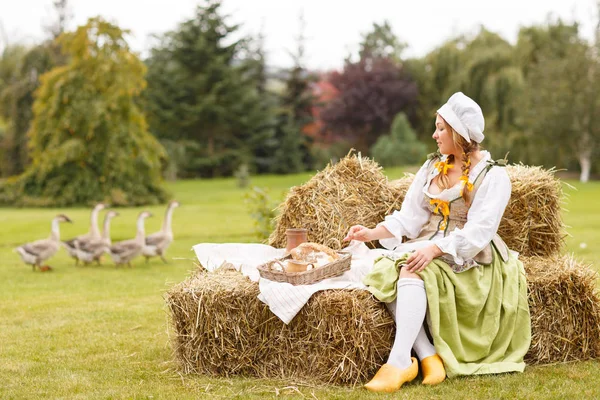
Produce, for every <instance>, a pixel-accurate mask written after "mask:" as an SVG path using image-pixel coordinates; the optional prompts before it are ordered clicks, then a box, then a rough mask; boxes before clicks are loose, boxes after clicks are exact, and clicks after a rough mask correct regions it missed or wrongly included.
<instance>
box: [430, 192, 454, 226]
mask: <svg viewBox="0 0 600 400" xmlns="http://www.w3.org/2000/svg"><path fill="white" fill-rule="evenodd" d="M429 203H430V204H432V205H433V206H435V209H434V210H433V212H434V213H435V214H440V215H441V216H442V218H443V219H442V223H441V224H440V229H441V230H446V226H448V218H449V217H450V203H448V202H447V201H445V200H440V199H431V200H429Z"/></svg>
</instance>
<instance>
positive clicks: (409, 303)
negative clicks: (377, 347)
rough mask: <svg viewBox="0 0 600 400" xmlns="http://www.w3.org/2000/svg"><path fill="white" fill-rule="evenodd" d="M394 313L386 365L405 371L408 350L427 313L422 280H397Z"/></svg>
mask: <svg viewBox="0 0 600 400" xmlns="http://www.w3.org/2000/svg"><path fill="white" fill-rule="evenodd" d="M395 311H396V313H395V314H396V318H395V320H396V337H395V338H394V345H393V346H392V351H391V352H390V356H389V358H388V362H387V363H388V364H391V365H393V366H394V367H396V368H400V369H406V368H408V367H410V365H411V363H412V362H411V360H410V350H411V349H412V347H413V344H414V343H415V340H416V339H417V336H418V334H419V331H420V330H421V329H422V327H423V321H424V320H425V312H426V311H427V296H426V294H425V284H424V283H423V281H422V280H420V279H413V278H402V279H399V280H398V295H397V296H396V310H395ZM398 321H399V323H398ZM423 333H424V332H423Z"/></svg>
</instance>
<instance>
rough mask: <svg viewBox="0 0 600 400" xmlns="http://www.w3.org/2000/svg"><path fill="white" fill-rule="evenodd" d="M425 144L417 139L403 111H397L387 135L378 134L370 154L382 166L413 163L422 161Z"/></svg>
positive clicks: (425, 149)
mask: <svg viewBox="0 0 600 400" xmlns="http://www.w3.org/2000/svg"><path fill="white" fill-rule="evenodd" d="M426 154H427V146H425V144H423V143H421V142H420V141H419V140H418V139H417V135H416V134H415V132H414V131H413V129H412V128H411V126H410V122H408V118H406V115H404V113H398V115H396V117H395V118H394V122H393V123H392V129H391V132H390V134H389V135H383V136H380V137H379V139H377V142H376V143H375V145H374V146H373V148H372V149H371V155H372V156H373V158H374V159H375V160H377V162H379V163H380V164H381V165H383V166H384V167H395V166H399V165H415V164H420V163H421V162H423V159H424V158H425V155H426Z"/></svg>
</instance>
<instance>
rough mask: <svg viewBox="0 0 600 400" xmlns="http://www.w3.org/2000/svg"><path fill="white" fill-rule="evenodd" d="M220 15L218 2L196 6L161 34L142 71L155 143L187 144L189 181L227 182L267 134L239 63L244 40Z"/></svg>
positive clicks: (246, 69) (243, 62) (251, 76)
mask: <svg viewBox="0 0 600 400" xmlns="http://www.w3.org/2000/svg"><path fill="white" fill-rule="evenodd" d="M237 31H238V26H236V25H230V24H228V23H227V21H226V17H225V16H223V15H222V14H221V4H220V2H219V1H208V2H206V5H204V6H198V7H197V9H196V15H195V16H194V18H192V19H190V20H187V21H185V22H183V23H181V24H180V25H179V27H178V28H177V30H175V31H172V32H169V33H167V34H166V35H165V36H164V37H163V38H162V41H161V43H160V45H159V46H157V47H156V48H154V49H153V50H152V53H151V56H150V58H149V59H148V60H147V64H148V69H149V72H148V89H147V91H146V94H145V97H146V109H147V112H148V115H149V122H150V128H151V131H152V132H153V133H154V134H155V135H156V136H157V137H158V138H159V139H161V140H164V139H169V140H175V141H184V140H185V141H191V142H195V143H197V146H195V148H192V149H190V151H189V154H190V157H189V158H188V161H189V164H187V165H185V166H182V167H185V168H186V170H187V171H184V173H185V174H186V175H188V176H195V175H201V176H217V175H230V174H232V173H233V171H234V170H235V169H236V168H237V167H238V165H240V164H242V163H250V162H252V161H253V160H252V155H253V154H254V153H255V152H256V151H257V148H260V147H261V146H263V144H264V141H265V140H267V139H268V138H269V137H270V135H271V134H272V132H271V126H270V121H269V116H268V115H267V114H265V113H264V107H263V103H262V101H263V100H262V98H261V97H260V96H259V93H258V85H257V82H256V76H257V75H256V69H255V68H256V65H257V64H256V63H255V62H251V60H250V61H249V60H247V59H244V58H243V56H244V55H245V54H247V51H246V50H247V46H246V44H247V39H246V38H242V39H237V40H235V39H233V37H234V36H236V34H237Z"/></svg>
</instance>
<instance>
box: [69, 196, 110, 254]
mask: <svg viewBox="0 0 600 400" xmlns="http://www.w3.org/2000/svg"><path fill="white" fill-rule="evenodd" d="M105 208H106V204H103V203H98V204H96V206H95V207H94V208H93V209H92V213H91V214H90V230H89V232H88V233H86V234H83V235H79V236H77V237H76V238H73V239H70V240H65V241H63V242H62V243H63V246H64V247H65V249H67V252H68V253H69V255H70V256H71V257H73V258H74V259H75V264H76V265H77V264H79V258H78V257H77V247H76V244H77V243H78V244H79V246H84V245H85V243H86V242H87V241H89V240H97V239H100V238H101V235H100V229H99V228H98V214H99V213H100V211H102V210H104V209H105Z"/></svg>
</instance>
